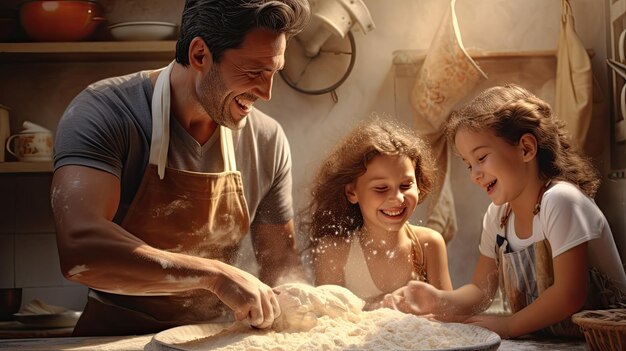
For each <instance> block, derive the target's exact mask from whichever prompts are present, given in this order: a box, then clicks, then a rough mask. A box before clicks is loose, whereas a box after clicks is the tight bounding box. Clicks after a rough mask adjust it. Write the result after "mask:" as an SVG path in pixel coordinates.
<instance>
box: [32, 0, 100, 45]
mask: <svg viewBox="0 0 626 351" xmlns="http://www.w3.org/2000/svg"><path fill="white" fill-rule="evenodd" d="M105 21H106V19H105V18H104V17H103V10H102V7H100V5H99V4H98V3H97V2H95V1H88V0H83V1H80V0H76V1H74V0H58V1H50V0H35V1H29V2H26V3H24V4H22V6H21V7H20V22H21V24H22V27H23V28H24V31H25V32H26V34H27V35H28V37H29V38H31V39H33V40H35V41H81V40H86V39H89V37H90V36H91V35H92V34H93V33H94V31H95V30H96V28H97V27H98V26H99V25H100V24H102V23H104V22H105Z"/></svg>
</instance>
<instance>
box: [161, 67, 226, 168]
mask: <svg viewBox="0 0 626 351" xmlns="http://www.w3.org/2000/svg"><path fill="white" fill-rule="evenodd" d="M174 63H175V61H172V62H171V63H170V64H169V65H168V66H167V67H166V68H165V69H164V70H163V71H161V73H159V77H158V78H157V81H156V84H155V86H154V92H153V94H152V141H151V143H150V164H152V165H156V166H157V172H158V174H159V179H163V177H164V176H165V167H166V166H167V152H168V149H169V142H170V74H171V72H172V68H173V67H174ZM220 145H221V150H222V157H223V159H224V171H226V172H229V171H236V170H237V163H236V162H235V147H234V143H233V134H232V131H231V130H230V129H228V128H226V127H224V126H220Z"/></svg>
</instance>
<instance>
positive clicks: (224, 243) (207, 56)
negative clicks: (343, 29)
mask: <svg viewBox="0 0 626 351" xmlns="http://www.w3.org/2000/svg"><path fill="white" fill-rule="evenodd" d="M309 15H310V10H309V7H308V2H307V1H306V0H187V1H186V3H185V9H184V12H183V16H182V21H181V29H180V38H179V40H178V43H177V47H176V60H175V62H172V63H171V64H170V65H169V66H168V67H166V68H165V69H162V70H158V71H142V72H138V73H135V74H130V75H127V76H123V77H115V78H110V79H107V80H103V81H100V82H97V83H94V84H92V85H90V86H89V87H87V88H86V89H85V90H84V91H83V92H81V93H80V94H79V95H78V96H77V97H76V98H75V99H74V100H73V101H72V102H71V103H70V105H69V106H68V108H67V110H66V111H65V113H64V115H63V117H62V119H61V121H60V123H59V126H58V131H57V137H56V145H55V155H54V165H55V172H54V176H53V180H52V190H51V200H52V208H53V212H54V217H55V223H56V230H57V242H58V247H59V254H60V259H61V268H62V271H63V274H64V275H65V276H66V277H67V278H68V279H70V280H72V281H76V282H79V283H82V284H85V285H87V286H88V287H90V291H89V298H88V302H87V306H86V307H85V310H84V312H83V315H82V316H81V318H80V320H79V321H78V323H77V325H76V327H75V330H74V335H77V336H78V335H130V334H145V333H154V332H158V331H160V330H163V329H167V328H171V327H174V326H178V325H182V324H190V323H198V322H201V321H207V320H212V319H215V318H218V317H220V316H222V315H223V313H224V312H228V311H229V309H232V310H233V311H234V317H235V319H237V320H244V319H246V318H247V319H248V320H249V323H250V324H251V325H252V326H255V327H259V328H266V327H269V326H271V324H272V322H273V320H274V318H276V317H277V316H278V315H279V314H280V308H279V306H278V303H277V300H276V296H275V295H274V293H273V291H272V289H271V288H270V287H269V286H272V285H274V284H275V283H276V281H277V279H278V278H280V277H281V276H284V275H285V274H287V273H288V270H290V269H292V270H293V269H294V268H295V269H296V270H298V269H299V268H301V264H300V260H299V257H298V255H297V253H296V251H295V243H294V237H295V235H294V225H293V208H292V198H291V158H290V153H289V145H288V142H287V140H286V137H285V135H284V132H283V130H282V129H281V127H280V126H279V125H278V123H277V122H276V121H274V120H273V119H271V118H270V117H268V116H266V115H264V114H263V113H261V112H260V111H258V110H255V109H254V108H253V107H252V105H253V103H254V102H255V101H256V100H257V99H259V98H260V99H263V100H269V99H270V94H271V88H272V79H273V77H274V74H275V73H276V72H277V71H278V70H280V69H281V68H282V67H283V65H284V51H285V46H286V41H287V39H288V38H289V37H291V36H293V35H295V34H296V33H298V32H299V31H300V30H301V29H302V28H303V26H304V25H305V24H306V22H307V20H308V18H309ZM248 231H250V234H251V239H252V243H253V247H254V249H255V252H256V258H257V261H258V262H259V266H260V271H259V278H260V280H261V281H263V282H265V283H262V282H261V281H260V280H259V279H257V278H256V277H254V276H253V275H251V274H249V273H247V272H244V271H242V270H240V269H238V268H236V267H234V266H232V265H230V264H231V263H232V262H233V261H234V259H235V255H236V253H237V248H238V246H239V243H240V241H241V240H242V238H243V237H244V236H245V235H246V233H247V232H248ZM266 284H268V285H269V286H268V285H266Z"/></svg>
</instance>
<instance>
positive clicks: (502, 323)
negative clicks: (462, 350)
mask: <svg viewBox="0 0 626 351" xmlns="http://www.w3.org/2000/svg"><path fill="white" fill-rule="evenodd" d="M553 268H554V284H553V285H552V286H551V287H549V288H548V289H546V290H545V291H544V292H543V293H542V294H541V295H540V296H539V297H538V298H537V300H535V301H534V302H533V303H531V304H530V305H528V306H526V308H524V309H522V310H521V311H519V312H517V313H515V314H513V315H512V316H509V317H489V316H476V317H474V318H472V319H470V320H468V322H471V323H473V324H477V325H480V326H482V327H485V328H488V329H491V330H493V331H495V332H496V333H498V334H499V335H500V336H501V337H503V338H511V337H517V336H521V335H525V334H528V333H531V332H534V331H537V330H540V329H542V328H545V327H547V326H549V325H551V324H554V323H557V322H560V321H562V320H564V319H566V318H569V317H570V316H571V315H572V314H574V313H576V312H578V311H579V310H580V309H581V308H582V307H583V305H584V303H585V299H586V298H587V285H588V282H587V243H583V244H580V245H578V246H575V247H574V248H572V249H570V250H568V251H566V252H564V253H562V254H560V255H559V256H557V257H555V258H554V260H553Z"/></svg>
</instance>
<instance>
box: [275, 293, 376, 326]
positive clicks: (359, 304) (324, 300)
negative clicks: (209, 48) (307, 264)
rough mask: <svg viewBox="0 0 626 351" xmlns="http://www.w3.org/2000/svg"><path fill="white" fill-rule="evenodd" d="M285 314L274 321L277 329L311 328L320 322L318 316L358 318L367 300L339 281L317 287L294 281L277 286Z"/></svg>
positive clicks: (282, 311) (281, 307) (282, 312)
mask: <svg viewBox="0 0 626 351" xmlns="http://www.w3.org/2000/svg"><path fill="white" fill-rule="evenodd" d="M275 290H277V291H279V292H280V293H279V294H278V295H277V298H278V304H279V305H280V310H281V315H280V316H279V317H278V318H277V319H276V320H275V321H274V324H273V325H272V329H274V330H276V331H279V332H280V331H290V332H292V331H294V332H295V331H307V330H310V329H311V328H313V327H315V326H316V325H317V320H318V318H320V317H322V316H328V317H330V318H341V319H347V320H353V321H354V320H355V315H356V314H358V313H359V312H361V311H362V310H363V306H364V305H365V301H363V300H361V299H360V298H359V297H357V296H356V295H354V294H353V293H352V292H351V291H350V290H348V289H346V288H344V287H341V286H338V285H321V286H318V287H313V286H311V285H308V284H302V283H292V284H284V285H280V286H278V287H276V289H275Z"/></svg>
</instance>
